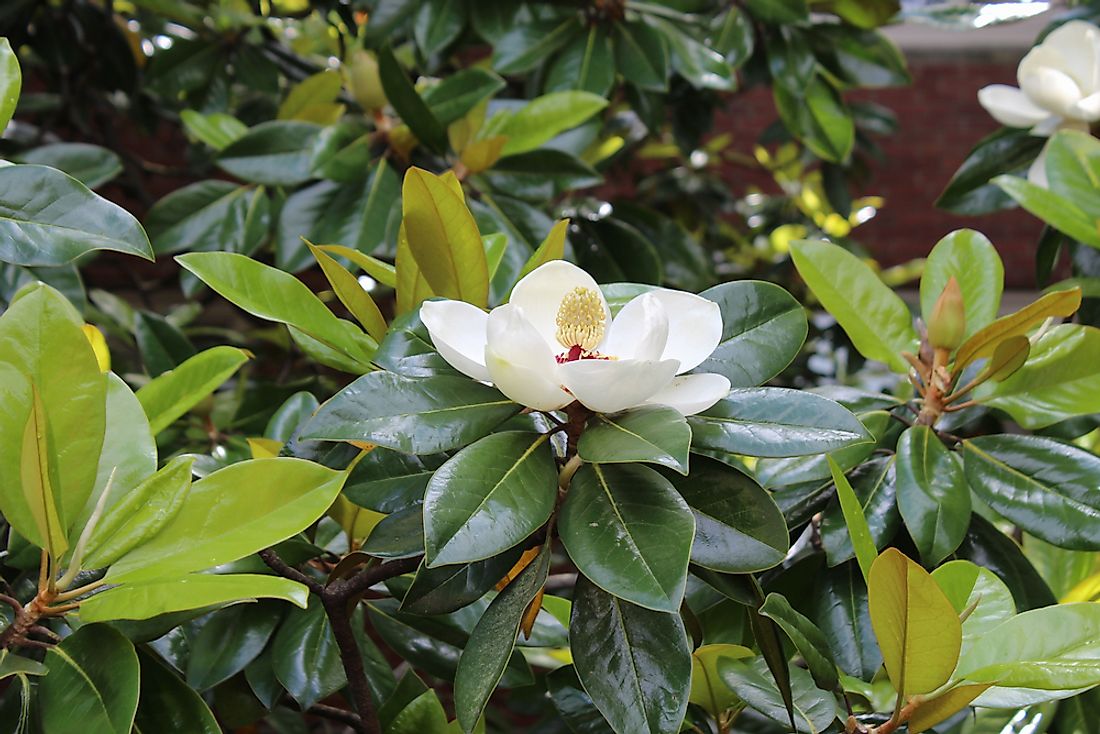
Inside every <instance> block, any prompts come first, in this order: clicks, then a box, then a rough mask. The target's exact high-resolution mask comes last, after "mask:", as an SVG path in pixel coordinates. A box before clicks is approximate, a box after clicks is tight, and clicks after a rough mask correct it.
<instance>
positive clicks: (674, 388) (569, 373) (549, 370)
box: [420, 260, 730, 415]
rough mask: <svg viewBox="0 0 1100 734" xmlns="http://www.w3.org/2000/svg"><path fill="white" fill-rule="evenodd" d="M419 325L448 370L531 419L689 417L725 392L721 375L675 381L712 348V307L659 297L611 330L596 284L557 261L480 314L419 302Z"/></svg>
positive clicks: (716, 330) (661, 293)
mask: <svg viewBox="0 0 1100 734" xmlns="http://www.w3.org/2000/svg"><path fill="white" fill-rule="evenodd" d="M420 318H421V320H422V321H423V322H424V325H425V326H427V327H428V332H429V333H430V334H431V337H432V342H433V343H434V344H435V347H436V349H438V350H439V353H440V354H441V355H442V356H443V358H444V359H446V360H447V361H448V362H449V363H450V364H451V365H452V366H453V367H454V368H455V369H457V370H459V371H460V372H463V373H465V374H467V375H469V376H470V377H472V378H474V379H475V380H481V381H483V382H491V383H493V384H494V385H496V387H497V389H499V390H500V391H501V392H502V393H504V394H505V395H507V396H508V397H509V398H511V399H512V400H515V401H516V402H517V403H520V404H521V405H526V406H527V407H530V408H534V409H536V410H558V409H560V408H563V407H565V406H566V405H568V404H570V403H572V402H573V401H574V400H577V401H579V402H580V403H581V404H582V405H584V406H585V407H587V408H589V409H590V410H593V411H596V412H599V413H614V412H617V411H620V410H626V409H627V408H634V407H637V406H641V405H653V404H659V405H667V406H670V407H672V408H675V409H676V410H678V411H680V412H681V413H683V414H684V415H691V414H693V413H698V412H699V411H702V410H706V409H707V408H709V407H710V406H712V405H714V404H715V403H716V402H718V400H720V399H721V398H723V397H725V396H726V395H727V394H728V393H729V390H730V382H729V380H727V379H726V378H725V377H723V376H722V375H716V374H697V375H683V376H680V377H677V375H680V373H682V372H687V371H688V370H690V369H693V368H694V367H697V366H698V365H699V364H700V363H702V362H703V360H705V359H706V358H707V357H709V356H710V354H711V352H713V351H714V348H715V347H716V346H718V342H719V341H720V340H721V338H722V314H721V311H720V310H719V308H718V305H717V304H716V303H713V302H712V301H708V300H707V299H705V298H702V297H700V296H696V295H694V294H692V293H685V292H683V291H673V290H667V289H663V288H659V289H656V290H653V291H650V292H648V293H645V294H643V295H640V296H638V297H637V298H635V299H633V300H631V301H630V302H629V303H627V304H626V305H625V306H623V308H622V310H621V311H620V312H619V314H618V315H617V316H616V317H615V318H614V320H612V318H611V309H609V308H608V306H607V301H606V300H605V299H604V297H603V294H602V293H600V289H599V286H597V285H596V281H595V280H593V279H592V276H590V275H589V274H588V273H586V272H584V271H583V270H581V269H580V268H578V267H577V266H575V265H572V264H570V263H568V262H565V261H564V260H554V261H552V262H549V263H546V264H545V265H542V266H540V267H538V268H536V269H535V270H534V271H532V272H531V273H530V274H528V275H527V276H526V277H524V278H523V279H522V280H520V282H519V283H517V284H516V287H515V289H514V290H513V291H512V297H511V300H510V302H509V303H507V304H505V305H503V306H500V307H498V308H494V309H493V310H492V311H491V312H490V313H488V314H486V313H485V312H484V311H482V310H481V309H479V308H477V307H475V306H471V305H470V304H468V303H463V302H461V301H426V302H425V303H424V304H423V305H421V307H420Z"/></svg>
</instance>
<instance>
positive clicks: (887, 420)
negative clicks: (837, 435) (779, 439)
mask: <svg viewBox="0 0 1100 734" xmlns="http://www.w3.org/2000/svg"><path fill="white" fill-rule="evenodd" d="M815 394H820V393H815ZM856 417H857V418H859V422H860V423H862V424H863V426H864V428H866V429H867V431H868V433H870V434H871V436H872V437H873V439H874V443H870V442H869V443H858V444H853V445H851V446H847V447H845V448H842V449H837V450H835V451H830V452H829V453H828V454H827V455H826V454H810V455H807V456H794V457H790V458H785V459H761V460H760V461H758V462H756V480H757V481H758V482H760V483H761V484H763V485H764V486H765V487H768V488H769V489H770V488H772V487H790V486H793V485H796V484H809V483H813V482H827V481H829V480H830V479H831V477H832V473H831V471H830V468H829V463H828V460H827V457H831V458H832V459H833V461H835V462H836V463H837V465H838V466H839V467H840V468H841V469H842V470H843V471H845V472H847V471H850V470H851V469H853V468H855V467H857V466H859V465H860V464H862V463H863V462H864V461H866V460H867V458H868V457H870V456H871V454H872V453H874V451H875V448H877V447H883V448H892V447H893V445H894V443H896V441H897V436H898V435H900V434H901V426H902V424H901V423H899V422H898V421H896V420H894V419H893V418H891V417H890V414H889V413H887V412H886V411H884V410H873V411H870V412H867V413H860V414H859V415H858V416H856Z"/></svg>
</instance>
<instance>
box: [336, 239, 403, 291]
mask: <svg viewBox="0 0 1100 734" xmlns="http://www.w3.org/2000/svg"><path fill="white" fill-rule="evenodd" d="M318 249H320V250H323V251H325V252H330V253H332V254H333V255H339V256H340V257H343V258H347V259H348V260H350V261H351V262H352V264H354V265H358V266H359V267H360V268H362V269H363V272H364V273H366V274H367V275H369V276H370V277H372V278H374V279H375V280H377V281H378V282H379V283H381V284H382V285H384V286H386V287H387V288H393V287H394V286H396V285H397V269H396V268H394V266H393V265H390V264H389V263H388V262H385V261H383V260H379V259H378V258H376V257H371V256H370V255H364V254H363V253H362V252H359V251H358V250H353V249H351V248H350V247H344V246H343V245H319V246H318Z"/></svg>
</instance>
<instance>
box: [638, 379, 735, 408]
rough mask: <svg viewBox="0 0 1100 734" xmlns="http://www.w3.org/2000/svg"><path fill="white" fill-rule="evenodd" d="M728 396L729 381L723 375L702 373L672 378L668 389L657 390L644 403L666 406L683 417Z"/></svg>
mask: <svg viewBox="0 0 1100 734" xmlns="http://www.w3.org/2000/svg"><path fill="white" fill-rule="evenodd" d="M729 394H730V381H729V380H728V379H727V378H726V377H725V376H724V375H716V374H713V373H711V372H704V373H701V374H698V375H680V376H679V377H674V378H672V382H671V383H669V385H668V387H666V388H664V389H662V390H659V391H658V392H657V393H655V394H654V395H653V396H652V397H651V398H650V399H649V400H647V401H646V403H649V404H652V405H667V406H668V407H670V408H675V409H676V410H678V411H680V412H681V413H683V414H684V415H695V414H696V413H701V412H703V411H704V410H706V409H707V408H709V407H710V406H712V405H714V404H715V403H717V402H718V401H719V400H721V399H722V398H724V397H726V396H727V395H729Z"/></svg>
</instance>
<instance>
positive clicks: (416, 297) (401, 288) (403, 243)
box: [394, 224, 438, 316]
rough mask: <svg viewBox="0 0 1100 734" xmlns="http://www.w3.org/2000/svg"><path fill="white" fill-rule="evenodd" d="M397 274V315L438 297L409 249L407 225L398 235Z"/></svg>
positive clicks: (395, 265)
mask: <svg viewBox="0 0 1100 734" xmlns="http://www.w3.org/2000/svg"><path fill="white" fill-rule="evenodd" d="M394 269H395V270H396V272H397V315H398V316H400V315H401V314H403V313H405V312H406V311H411V310H413V309H414V308H416V307H417V306H419V305H420V303H421V302H422V301H424V300H427V299H428V298H432V297H433V296H436V295H438V294H437V293H436V292H435V291H433V290H432V287H431V286H430V285H428V281H427V280H426V279H425V278H424V274H423V273H422V272H420V265H419V264H417V262H416V258H414V257H413V253H412V250H411V249H409V238H408V237H406V236H405V225H404V224H402V225H401V229H400V230H399V231H398V233H397V257H396V259H395V260H394Z"/></svg>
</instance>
